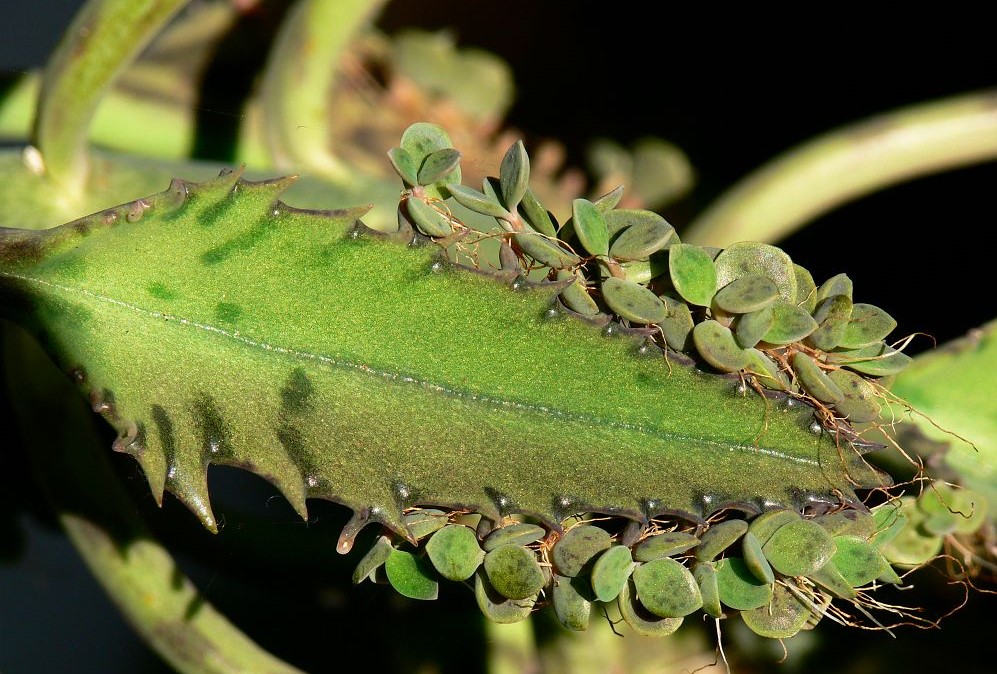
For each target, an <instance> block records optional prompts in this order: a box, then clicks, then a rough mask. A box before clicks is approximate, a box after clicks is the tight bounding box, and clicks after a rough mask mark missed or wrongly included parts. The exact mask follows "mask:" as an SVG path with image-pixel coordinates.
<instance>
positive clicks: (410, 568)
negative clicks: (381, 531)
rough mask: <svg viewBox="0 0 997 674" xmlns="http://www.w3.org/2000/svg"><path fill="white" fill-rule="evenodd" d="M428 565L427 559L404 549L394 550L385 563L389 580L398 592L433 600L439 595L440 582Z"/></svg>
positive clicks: (409, 596) (410, 596)
mask: <svg viewBox="0 0 997 674" xmlns="http://www.w3.org/2000/svg"><path fill="white" fill-rule="evenodd" d="M427 567H428V565H427V564H426V562H425V560H423V559H421V558H419V557H416V556H415V555H413V554H412V553H411V552H406V551H404V550H392V551H391V554H390V555H389V556H388V559H387V561H386V562H385V563H384V570H385V572H386V573H387V576H388V582H389V583H391V587H393V588H395V590H396V591H397V592H398V594H400V595H403V596H405V597H408V598H410V599H424V600H433V599H436V597H437V596H438V595H439V591H440V584H439V583H437V582H436V580H434V579H433V574H432V571H431V570H430V569H429V568H427Z"/></svg>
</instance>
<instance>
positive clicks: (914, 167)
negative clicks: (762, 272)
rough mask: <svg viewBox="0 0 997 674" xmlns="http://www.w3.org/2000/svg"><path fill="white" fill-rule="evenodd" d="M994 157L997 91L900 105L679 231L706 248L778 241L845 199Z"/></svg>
mask: <svg viewBox="0 0 997 674" xmlns="http://www.w3.org/2000/svg"><path fill="white" fill-rule="evenodd" d="M993 159H997V91H995V90H987V91H982V92H977V93H972V94H967V95H964V96H958V97H955V98H949V99H945V100H942V101H936V102H932V103H924V104H920V105H915V106H912V107H909V108H903V109H901V110H897V111H894V112H890V113H887V114H884V115H879V116H877V117H873V118H871V119H868V120H865V121H863V122H859V123H857V124H853V125H850V126H846V127H844V128H841V129H837V130H835V131H832V132H830V133H827V134H825V135H823V136H820V137H818V138H817V139H815V140H813V141H810V142H808V143H805V144H804V145H801V146H799V147H798V148H796V149H793V150H790V151H789V152H787V153H785V154H783V155H782V156H780V157H777V158H776V159H774V160H773V161H771V162H769V163H768V164H766V165H764V166H762V167H761V168H760V169H758V170H756V171H755V172H754V173H752V174H750V175H749V176H747V177H746V178H744V179H742V180H741V181H740V182H739V183H738V184H736V185H735V186H734V187H732V188H731V189H729V190H728V191H727V192H726V193H725V194H724V195H722V196H721V197H720V198H719V199H718V200H716V201H715V202H714V203H713V204H712V205H711V206H710V207H709V208H708V209H707V210H706V211H705V212H704V213H703V214H702V215H700V216H699V218H697V219H696V221H695V222H693V223H692V224H691V225H690V226H689V227H687V228H686V229H685V230H684V231H683V232H682V240H683V241H688V242H689V243H695V244H698V245H708V246H727V245H730V244H731V243H733V242H735V241H764V242H771V241H776V240H778V239H781V238H783V237H785V236H786V235H788V234H790V233H791V232H792V231H794V230H795V229H796V228H798V227H799V226H800V225H802V224H803V223H805V222H808V221H809V220H812V219H813V218H816V217H817V216H819V215H821V214H823V213H825V212H827V211H829V210H831V209H833V208H835V207H836V206H839V205H841V204H843V203H845V202H847V201H849V200H852V199H855V198H857V197H861V196H863V195H865V194H869V193H870V192H874V191H876V190H879V189H882V188H884V187H888V186H890V185H893V184H896V183H899V182H902V181H904V180H909V179H911V178H916V177H919V176H923V175H927V174H929V173H934V172H936V171H944V170H946V169H952V168H958V167H962V166H968V165H970V164H975V163H978V162H983V161H988V160H993Z"/></svg>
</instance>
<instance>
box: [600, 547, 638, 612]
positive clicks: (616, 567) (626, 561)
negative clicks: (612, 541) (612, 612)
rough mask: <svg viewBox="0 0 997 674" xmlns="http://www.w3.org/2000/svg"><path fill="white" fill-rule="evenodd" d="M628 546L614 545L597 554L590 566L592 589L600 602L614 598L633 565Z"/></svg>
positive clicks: (624, 582) (628, 576)
mask: <svg viewBox="0 0 997 674" xmlns="http://www.w3.org/2000/svg"><path fill="white" fill-rule="evenodd" d="M635 566H636V564H634V561H633V557H632V556H631V554H630V548H628V547H627V546H625V545H614V546H612V547H610V548H609V549H608V550H606V551H605V552H603V553H602V554H600V555H599V557H598V559H596V560H595V565H594V566H593V567H592V591H593V592H595V598H596V599H598V600H599V601H601V602H609V601H612V600H614V599H616V597H617V595H619V594H620V591H621V590H622V589H623V586H624V585H625V584H626V582H627V579H628V578H630V574H631V572H633V570H634V567H635Z"/></svg>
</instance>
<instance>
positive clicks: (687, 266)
mask: <svg viewBox="0 0 997 674" xmlns="http://www.w3.org/2000/svg"><path fill="white" fill-rule="evenodd" d="M668 272H669V274H670V275H671V279H672V285H674V286H675V290H676V291H677V292H678V294H679V295H681V296H682V299H684V300H685V301H686V302H688V303H689V304H695V305H697V306H701V307H708V306H710V301H711V300H712V299H713V295H714V294H716V292H717V270H716V267H714V266H713V260H712V259H710V255H709V253H707V252H706V251H705V250H703V249H702V248H700V247H699V246H693V245H691V244H687V243H676V244H673V245H672V247H671V248H669V249H668Z"/></svg>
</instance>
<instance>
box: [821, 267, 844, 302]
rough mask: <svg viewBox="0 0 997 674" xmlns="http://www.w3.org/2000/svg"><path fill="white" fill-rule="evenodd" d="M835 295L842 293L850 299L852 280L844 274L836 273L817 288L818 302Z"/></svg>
mask: <svg viewBox="0 0 997 674" xmlns="http://www.w3.org/2000/svg"><path fill="white" fill-rule="evenodd" d="M835 295H844V296H845V297H847V298H848V299H852V280H851V279H850V278H848V276H847V275H846V274H836V275H834V276H832V277H831V278H829V279H828V280H826V281H824V282H823V283H822V284H821V285H820V287H819V288H817V302H818V303H819V302H821V301H822V300H825V299H827V298H828V297H834V296H835Z"/></svg>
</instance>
